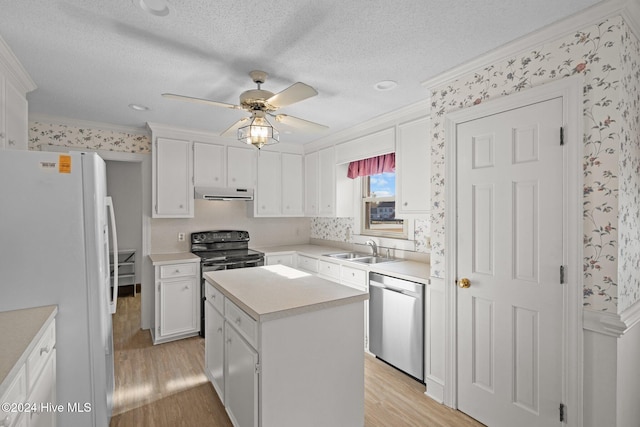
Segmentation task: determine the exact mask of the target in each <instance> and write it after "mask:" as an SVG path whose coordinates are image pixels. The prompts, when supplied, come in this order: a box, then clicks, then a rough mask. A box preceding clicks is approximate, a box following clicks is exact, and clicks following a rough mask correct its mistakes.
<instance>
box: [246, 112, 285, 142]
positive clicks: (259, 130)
mask: <svg viewBox="0 0 640 427" xmlns="http://www.w3.org/2000/svg"><path fill="white" fill-rule="evenodd" d="M238 140H239V141H242V142H244V143H245V144H250V145H253V146H254V147H256V148H258V149H260V148H262V147H263V146H265V145H268V144H277V143H278V142H280V133H279V132H278V131H277V130H276V129H274V127H273V126H271V124H270V123H269V121H268V120H267V119H265V118H264V117H254V118H253V119H252V120H251V122H250V123H249V124H248V125H247V126H243V127H241V128H239V129H238Z"/></svg>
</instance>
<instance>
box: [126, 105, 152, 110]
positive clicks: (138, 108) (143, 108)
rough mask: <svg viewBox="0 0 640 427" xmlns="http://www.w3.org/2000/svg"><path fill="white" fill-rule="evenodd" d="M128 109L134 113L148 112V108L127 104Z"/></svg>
mask: <svg viewBox="0 0 640 427" xmlns="http://www.w3.org/2000/svg"><path fill="white" fill-rule="evenodd" d="M129 108H131V109H132V110H136V111H149V107H147V106H146V105H140V104H129Z"/></svg>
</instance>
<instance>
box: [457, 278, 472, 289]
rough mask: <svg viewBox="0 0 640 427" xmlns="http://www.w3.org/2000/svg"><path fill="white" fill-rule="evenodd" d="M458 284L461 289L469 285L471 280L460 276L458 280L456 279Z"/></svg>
mask: <svg viewBox="0 0 640 427" xmlns="http://www.w3.org/2000/svg"><path fill="white" fill-rule="evenodd" d="M458 286H459V287H461V288H462V289H466V288H469V287H471V280H469V279H467V278H466V277H465V278H462V279H460V280H458Z"/></svg>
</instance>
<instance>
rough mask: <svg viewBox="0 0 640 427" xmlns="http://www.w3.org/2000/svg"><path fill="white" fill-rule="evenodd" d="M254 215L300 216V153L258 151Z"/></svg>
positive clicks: (301, 203) (301, 210)
mask: <svg viewBox="0 0 640 427" xmlns="http://www.w3.org/2000/svg"><path fill="white" fill-rule="evenodd" d="M253 205H254V206H253V215H254V216H278V217H282V216H303V208H302V205H303V175H302V156H301V155H300V154H291V153H279V152H274V151H261V152H260V154H259V156H258V182H257V185H256V193H255V200H254V203H253Z"/></svg>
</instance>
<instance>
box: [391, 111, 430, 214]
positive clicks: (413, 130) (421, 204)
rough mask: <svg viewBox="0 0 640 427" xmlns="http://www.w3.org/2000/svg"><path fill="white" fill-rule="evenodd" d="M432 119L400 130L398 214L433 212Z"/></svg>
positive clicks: (398, 146)
mask: <svg viewBox="0 0 640 427" xmlns="http://www.w3.org/2000/svg"><path fill="white" fill-rule="evenodd" d="M429 141H430V139H429V118H428V117H423V118H420V119H418V120H414V121H411V122H408V123H403V124H401V125H399V126H398V140H397V143H396V162H397V163H396V197H397V202H398V203H397V205H396V206H398V213H399V214H417V213H426V212H428V211H429V209H430V199H431V190H430V188H431V185H430V183H429V180H430V178H431V176H430V175H431V145H430V143H429Z"/></svg>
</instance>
